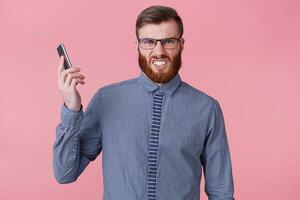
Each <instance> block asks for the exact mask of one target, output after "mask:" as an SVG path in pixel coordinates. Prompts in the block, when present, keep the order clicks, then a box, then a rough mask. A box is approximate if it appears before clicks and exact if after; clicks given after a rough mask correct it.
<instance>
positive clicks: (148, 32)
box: [139, 20, 180, 39]
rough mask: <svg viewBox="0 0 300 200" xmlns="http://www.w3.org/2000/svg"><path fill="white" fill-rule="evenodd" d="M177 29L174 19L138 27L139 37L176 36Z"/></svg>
mask: <svg viewBox="0 0 300 200" xmlns="http://www.w3.org/2000/svg"><path fill="white" fill-rule="evenodd" d="M179 36H180V35H179V30H178V26H177V23H176V21H175V20H169V21H163V22H161V23H159V24H145V25H144V26H142V27H141V28H140V29H139V38H155V39H162V38H170V37H175V38H178V37H179Z"/></svg>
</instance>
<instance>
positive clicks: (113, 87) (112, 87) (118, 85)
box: [97, 77, 137, 95]
mask: <svg viewBox="0 0 300 200" xmlns="http://www.w3.org/2000/svg"><path fill="white" fill-rule="evenodd" d="M136 81H137V78H136V77H135V78H130V79H126V80H123V81H119V82H114V83H111V84H108V85H105V86H102V87H100V88H99V89H98V91H97V93H98V94H99V95H104V94H105V93H111V92H120V91H126V90H128V89H130V88H131V87H134V86H135V84H136Z"/></svg>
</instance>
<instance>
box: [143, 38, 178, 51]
mask: <svg viewBox="0 0 300 200" xmlns="http://www.w3.org/2000/svg"><path fill="white" fill-rule="evenodd" d="M182 40H183V38H179V39H178V38H163V39H154V38H138V43H139V45H140V47H141V48H143V49H147V50H151V49H154V48H155V46H156V44H157V42H158V41H159V42H160V44H161V46H162V47H163V48H164V49H175V48H176V47H177V45H178V43H179V42H180V41H182Z"/></svg>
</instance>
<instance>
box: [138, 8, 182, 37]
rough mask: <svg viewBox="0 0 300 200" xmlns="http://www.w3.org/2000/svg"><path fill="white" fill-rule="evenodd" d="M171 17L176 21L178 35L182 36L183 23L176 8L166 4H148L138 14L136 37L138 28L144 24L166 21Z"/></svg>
mask: <svg viewBox="0 0 300 200" xmlns="http://www.w3.org/2000/svg"><path fill="white" fill-rule="evenodd" d="M171 19H174V20H175V21H176V23H177V26H178V31H179V34H180V37H182V35H183V24H182V20H181V18H180V16H179V15H178V14H177V12H176V10H174V9H173V8H171V7H167V6H150V7H148V8H146V9H145V10H143V11H142V12H141V13H140V14H139V16H138V18H137V20H136V25H135V34H136V37H138V30H139V29H140V28H141V27H142V26H144V25H145V24H159V23H161V22H164V21H168V20H171Z"/></svg>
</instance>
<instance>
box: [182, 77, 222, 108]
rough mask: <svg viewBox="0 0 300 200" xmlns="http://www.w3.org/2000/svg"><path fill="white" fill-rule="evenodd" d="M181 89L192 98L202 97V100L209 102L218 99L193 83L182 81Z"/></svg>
mask: <svg viewBox="0 0 300 200" xmlns="http://www.w3.org/2000/svg"><path fill="white" fill-rule="evenodd" d="M181 90H182V91H183V93H184V94H185V95H186V97H187V96H189V97H191V98H197V99H200V100H201V101H206V102H208V103H211V102H214V101H216V99H215V98H214V97H213V96H211V95H210V94H208V93H206V92H204V91H203V90H201V89H198V88H196V87H194V86H192V85H191V84H189V83H187V82H185V81H181Z"/></svg>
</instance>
